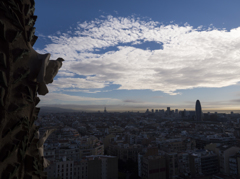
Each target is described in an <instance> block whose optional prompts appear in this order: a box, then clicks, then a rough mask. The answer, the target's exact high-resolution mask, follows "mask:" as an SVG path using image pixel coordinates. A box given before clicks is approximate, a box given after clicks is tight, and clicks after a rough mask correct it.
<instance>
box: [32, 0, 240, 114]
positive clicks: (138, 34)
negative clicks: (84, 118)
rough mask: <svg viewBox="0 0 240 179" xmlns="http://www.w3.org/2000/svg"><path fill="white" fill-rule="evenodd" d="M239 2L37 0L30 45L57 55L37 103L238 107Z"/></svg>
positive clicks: (109, 106)
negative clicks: (57, 62)
mask: <svg viewBox="0 0 240 179" xmlns="http://www.w3.org/2000/svg"><path fill="white" fill-rule="evenodd" d="M56 2H57V3H56ZM239 5H240V2H239V1H235V2H231V3H229V2H227V1H219V0H218V1H217V0H212V1H206V0H202V1H190V0H187V1H178V0H172V1H154V0H152V1H139V0H133V1H110V0H108V1H97V0H92V1H82V0H78V1H71V2H70V1H63V0H61V1H47V0H42V1H37V2H36V11H35V14H36V15H37V16H38V20H37V21H36V25H35V26H36V35H37V36H38V40H37V42H36V44H35V45H34V49H35V50H37V51H38V52H39V53H50V54H51V59H57V58H58V57H62V58H64V59H65V61H64V62H63V66H62V68H61V69H60V70H59V73H58V75H57V76H56V77H55V78H54V82H53V83H52V84H49V85H48V88H49V94H48V95H46V96H42V97H41V102H40V103H39V106H41V107H44V106H54V107H61V108H69V109H79V110H86V109H89V110H102V111H103V109H104V107H105V106H106V107H107V110H108V111H132V110H133V111H146V109H147V108H148V109H166V108H167V107H168V106H170V107H171V108H172V109H179V110H183V109H187V110H194V108H195V102H196V100H197V99H199V100H200V101H201V105H202V109H203V111H220V110H225V111H226V110H227V111H232V110H239V109H240V105H239V102H240V88H239V81H240V72H239V69H240V27H239V26H240V24H239V18H238V17H240V12H239V8H238V7H239ZM46 19H47V20H46Z"/></svg>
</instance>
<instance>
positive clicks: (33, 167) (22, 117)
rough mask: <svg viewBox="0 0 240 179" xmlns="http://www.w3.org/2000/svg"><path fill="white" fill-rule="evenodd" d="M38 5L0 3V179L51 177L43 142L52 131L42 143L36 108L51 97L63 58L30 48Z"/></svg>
mask: <svg viewBox="0 0 240 179" xmlns="http://www.w3.org/2000/svg"><path fill="white" fill-rule="evenodd" d="M34 10H35V2H34V0H1V1H0V178H4V179H28V178H34V179H35V178H47V177H46V174H45V173H44V172H43V169H44V167H46V166H47V165H48V161H47V160H46V159H44V156H43V143H44V141H45V140H46V139H47V137H48V136H49V135H50V134H51V133H52V132H53V131H54V130H49V131H47V132H46V133H45V134H44V136H43V138H41V139H39V137H36V136H38V127H37V126H35V125H34V121H35V120H36V119H37V117H38V113H39V110H40V109H39V108H37V107H36V105H37V104H38V103H39V101H40V99H39V98H38V97H37V94H39V95H45V94H47V93H48V89H47V86H46V84H48V83H52V82H53V78H54V76H56V74H57V72H58V70H59V68H61V66H62V61H64V60H63V59H61V58H59V59H58V60H49V59H50V54H38V53H37V52H36V51H35V50H34V49H33V48H32V46H33V45H34V43H35V42H36V40H37V36H35V35H34V33H35V27H34V24H35V21H36V19H37V16H35V15H34Z"/></svg>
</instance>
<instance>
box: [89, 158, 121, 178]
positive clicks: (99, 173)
mask: <svg viewBox="0 0 240 179" xmlns="http://www.w3.org/2000/svg"><path fill="white" fill-rule="evenodd" d="M86 159H87V160H88V178H91V179H100V178H101V179H118V158H117V157H114V156H107V155H92V156H87V157H86Z"/></svg>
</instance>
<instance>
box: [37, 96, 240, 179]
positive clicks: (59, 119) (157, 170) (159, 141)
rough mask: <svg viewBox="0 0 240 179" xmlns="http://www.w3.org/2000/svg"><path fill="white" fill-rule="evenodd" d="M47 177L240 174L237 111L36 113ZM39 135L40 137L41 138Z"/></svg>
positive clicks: (204, 178) (213, 178)
mask: <svg viewBox="0 0 240 179" xmlns="http://www.w3.org/2000/svg"><path fill="white" fill-rule="evenodd" d="M35 124H36V125H37V126H39V127H40V128H39V132H40V136H43V135H44V133H45V132H46V131H47V130H51V129H55V131H54V132H53V133H52V134H51V135H50V136H49V137H48V139H47V140H46V141H45V143H44V158H45V159H46V161H47V162H48V167H47V168H45V169H44V171H45V172H46V174H47V177H48V178H49V179H57V178H59V179H60V178H62V179H86V178H90V179H92V178H96V179H97V178H102V179H103V178H104V179H105V178H106V179H110V178H111V179H117V178H133V179H134V178H143V179H147V178H149V179H155V178H156V179H157V178H160V179H185V178H189V179H190V178H192V179H194V178H196V179H198V178H199V179H200V178H201V179H221V178H224V179H225V178H226V179H228V178H229V179H230V178H234V179H235V178H239V177H240V170H239V166H240V114H239V113H234V112H231V113H230V114H226V113H218V112H214V113H210V112H207V113H203V112H202V107H201V103H200V101H199V100H196V105H195V111H187V110H182V111H181V110H178V109H175V110H172V109H171V108H170V107H167V108H166V109H151V110H150V109H146V111H145V112H144V113H139V112H129V111H128V112H122V113H121V112H108V111H107V108H106V107H104V110H102V111H98V112H72V113H66V112H62V113H61V111H59V113H54V114H53V113H45V114H42V115H40V116H39V117H38V119H37V121H35ZM40 138H41V137H40Z"/></svg>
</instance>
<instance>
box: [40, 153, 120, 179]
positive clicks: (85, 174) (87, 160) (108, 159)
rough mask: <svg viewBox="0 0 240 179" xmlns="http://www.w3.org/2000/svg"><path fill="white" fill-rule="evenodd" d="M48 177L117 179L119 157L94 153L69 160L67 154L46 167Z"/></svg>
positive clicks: (59, 178) (61, 178) (63, 178)
mask: <svg viewBox="0 0 240 179" xmlns="http://www.w3.org/2000/svg"><path fill="white" fill-rule="evenodd" d="M44 171H45V172H46V173H47V177H48V178H57V179H88V178H91V179H117V178H118V159H117V157H114V156H107V155H92V156H86V157H84V158H82V159H80V160H77V161H73V160H69V159H68V158H66V157H65V156H64V157H63V158H62V159H61V160H57V161H55V162H53V161H50V166H48V167H47V168H45V169H44Z"/></svg>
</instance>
